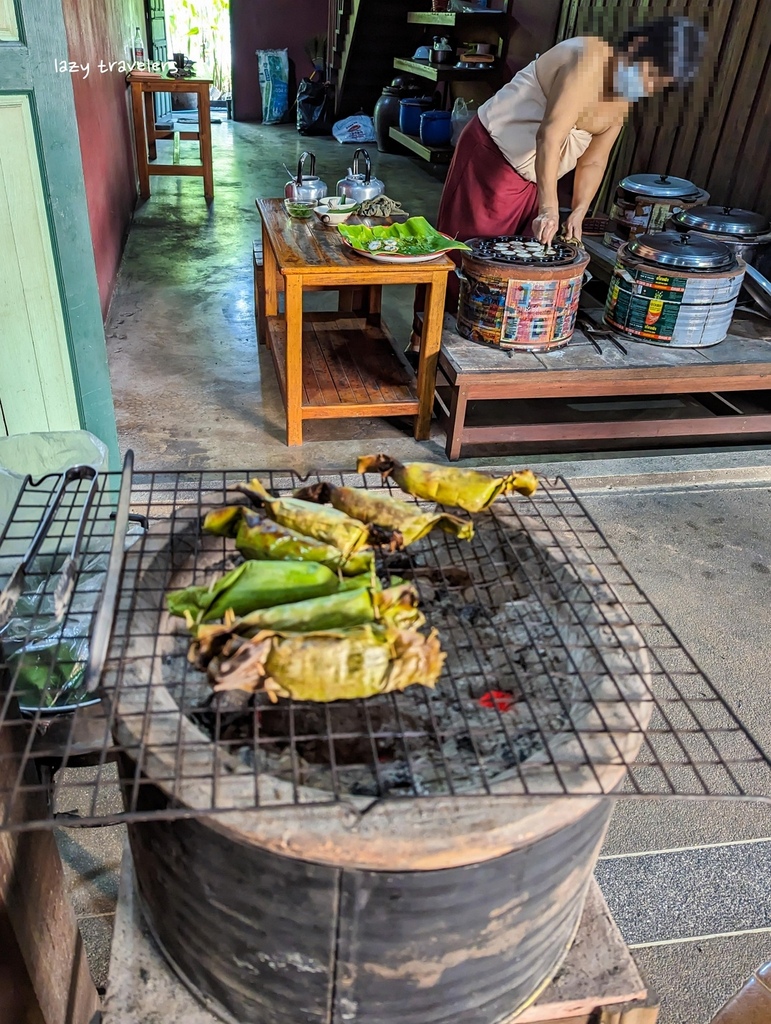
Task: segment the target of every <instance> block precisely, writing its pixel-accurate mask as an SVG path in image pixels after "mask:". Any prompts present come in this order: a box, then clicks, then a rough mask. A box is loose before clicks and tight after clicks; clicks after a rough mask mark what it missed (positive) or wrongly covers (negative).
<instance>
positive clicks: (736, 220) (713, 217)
mask: <svg viewBox="0 0 771 1024" xmlns="http://www.w3.org/2000/svg"><path fill="white" fill-rule="evenodd" d="M672 226H673V227H674V228H675V229H676V230H677V231H691V232H692V233H698V234H700V235H705V236H707V237H709V238H715V239H716V240H717V241H720V242H723V243H724V244H725V245H727V246H728V247H729V248H730V249H732V250H733V252H734V254H735V255H736V256H740V257H741V258H742V259H743V260H745V261H746V262H747V263H755V262H756V260H757V258H758V256H760V255H761V254H762V253H764V252H765V251H766V250H768V249H769V248H771V221H769V219H768V218H767V217H764V216H763V215H762V214H760V213H753V212H752V211H751V210H739V209H736V208H733V207H730V206H694V207H691V208H690V209H688V210H682V211H680V212H679V213H677V214H676V215H675V216H674V217H673V218H672Z"/></svg>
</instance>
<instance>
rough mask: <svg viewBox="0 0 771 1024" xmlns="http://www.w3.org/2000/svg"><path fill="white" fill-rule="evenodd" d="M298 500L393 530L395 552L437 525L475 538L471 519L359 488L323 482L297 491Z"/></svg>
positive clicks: (460, 534) (459, 535)
mask: <svg viewBox="0 0 771 1024" xmlns="http://www.w3.org/2000/svg"><path fill="white" fill-rule="evenodd" d="M295 497H296V498H302V499H304V500H308V501H319V502H322V503H324V502H330V503H331V504H332V505H333V507H334V508H336V509H339V510H340V511H341V512H345V513H346V514H347V515H349V516H351V517H352V518H354V519H358V520H360V521H361V522H362V523H368V524H372V525H374V526H379V527H380V528H381V529H382V530H384V531H385V530H387V531H390V546H391V547H392V548H394V549H399V548H406V547H408V546H409V545H410V544H414V542H415V541H417V540H420V539H421V538H422V537H425V536H426V534H427V533H430V531H431V530H433V528H434V527H435V526H438V527H439V528H440V529H441V530H444V531H445V533H449V534H452V535H453V536H454V537H458V538H459V539H460V540H470V539H471V538H472V537H473V536H474V524H473V523H472V522H471V520H470V519H459V518H458V516H451V515H448V514H447V513H446V512H421V511H420V509H419V508H416V506H415V505H408V504H407V502H406V501H399V500H398V499H397V498H392V497H391V495H390V494H388V493H385V494H381V493H379V492H378V491H368V490H364V489H363V488H359V487H336V486H335V485H334V484H329V483H326V482H323V483H320V484H311V486H310V487H305V488H303V489H302V490H300V491H296V492H295Z"/></svg>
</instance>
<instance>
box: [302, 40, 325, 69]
mask: <svg viewBox="0 0 771 1024" xmlns="http://www.w3.org/2000/svg"><path fill="white" fill-rule="evenodd" d="M305 55H306V56H307V58H308V60H309V61H310V62H311V64H312V65H313V70H314V71H323V70H324V68H325V67H326V63H327V37H326V36H325V35H319V36H313V38H312V39H309V40H308V42H307V43H306V44H305Z"/></svg>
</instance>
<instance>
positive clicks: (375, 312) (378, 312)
mask: <svg viewBox="0 0 771 1024" xmlns="http://www.w3.org/2000/svg"><path fill="white" fill-rule="evenodd" d="M382 310H383V286H382V285H380V284H371V285H370V286H369V288H368V289H367V320H368V321H369V323H371V324H379V323H380V321H381V319H382Z"/></svg>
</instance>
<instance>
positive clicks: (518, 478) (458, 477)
mask: <svg viewBox="0 0 771 1024" xmlns="http://www.w3.org/2000/svg"><path fill="white" fill-rule="evenodd" d="M356 471H357V473H375V472H378V473H380V474H381V475H382V477H383V478H384V479H385V478H386V477H391V479H392V480H393V481H394V482H395V483H397V484H398V485H399V487H401V489H402V490H403V491H406V492H407V494H412V495H413V497H415V498H424V499H425V500H426V501H435V502H437V503H438V504H439V505H451V506H453V507H455V508H462V509H464V510H465V511H466V512H483V511H484V510H485V509H488V508H489V507H490V506H491V505H492V503H493V502H494V501H495V499H496V498H498V497H500V496H501V495H502V494H510V493H511V492H512V491H516V492H517V493H519V494H524V495H525V496H527V497H529V496H530V495H531V494H533V493H534V491H535V489H536V488H537V486H538V481H537V479H536V477H535V474H534V473H532V472H531V471H530V470H529V469H525V470H522V471H521V472H515V473H510V474H509V475H508V476H504V477H499V478H497V479H496V478H494V477H491V476H489V475H488V474H487V473H480V472H478V471H477V470H475V469H457V468H455V467H454V466H437V465H434V463H432V462H409V463H407V465H406V466H404V465H402V463H401V462H399V461H398V460H397V459H393V458H391V457H390V456H389V455H363V456H362V457H361V458H360V459H359V460H358V462H357V465H356Z"/></svg>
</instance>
